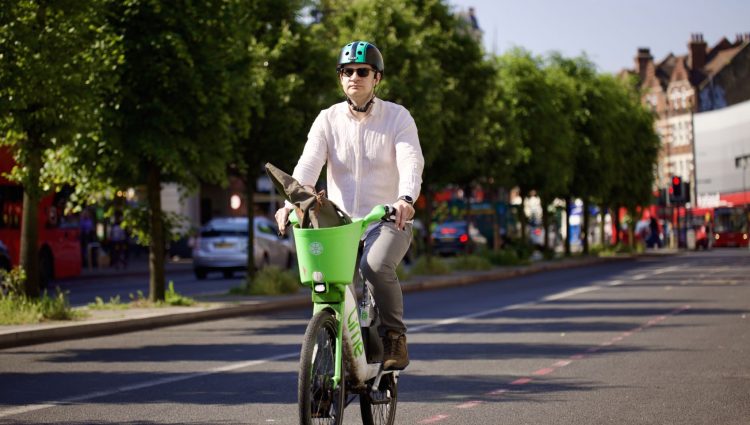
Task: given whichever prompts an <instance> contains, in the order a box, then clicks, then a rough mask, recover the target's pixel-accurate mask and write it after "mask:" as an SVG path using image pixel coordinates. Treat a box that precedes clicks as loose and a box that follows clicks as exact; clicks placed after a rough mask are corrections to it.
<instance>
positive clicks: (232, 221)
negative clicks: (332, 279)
mask: <svg viewBox="0 0 750 425" xmlns="http://www.w3.org/2000/svg"><path fill="white" fill-rule="evenodd" d="M247 222H248V219H247V217H221V218H214V219H212V220H211V221H209V222H208V223H206V225H205V226H203V227H202V228H201V229H200V234H199V236H198V238H197V240H196V241H195V244H194V246H193V270H194V271H195V277H197V278H198V279H205V278H206V275H207V274H208V273H209V272H212V271H220V272H222V273H223V274H224V277H225V278H230V277H232V275H233V273H234V272H236V271H246V270H247V255H248V252H247V251H248V250H247V239H248V232H247V230H248V227H247ZM254 225H255V228H254V233H255V241H254V254H255V266H256V267H257V268H259V269H260V268H263V267H265V266H268V265H276V266H279V267H282V268H291V267H293V265H294V264H295V250H294V243H293V242H292V241H291V240H289V238H288V237H286V236H284V237H279V236H278V231H277V228H276V224H275V223H274V222H273V221H271V220H269V219H268V218H265V217H255V219H254Z"/></svg>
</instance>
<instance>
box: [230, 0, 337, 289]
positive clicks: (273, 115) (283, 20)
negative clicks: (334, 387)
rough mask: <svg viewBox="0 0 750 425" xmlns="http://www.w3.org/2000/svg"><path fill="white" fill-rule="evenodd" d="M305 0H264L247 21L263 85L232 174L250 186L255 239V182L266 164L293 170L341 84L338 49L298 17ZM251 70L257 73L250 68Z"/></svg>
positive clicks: (253, 104) (250, 272) (251, 252)
mask: <svg viewBox="0 0 750 425" xmlns="http://www.w3.org/2000/svg"><path fill="white" fill-rule="evenodd" d="M301 6H302V1H301V0H283V1H276V0H263V1H257V2H253V3H252V5H251V6H249V7H250V11H249V12H250V16H252V17H253V19H252V20H248V21H246V22H245V24H244V27H245V36H246V41H245V42H246V43H247V44H248V45H250V46H253V47H252V48H253V49H255V50H256V51H257V56H258V62H259V63H261V64H262V65H263V66H262V75H261V78H262V84H259V85H258V89H257V90H256V93H255V96H257V98H258V100H257V101H256V102H251V103H249V104H250V105H251V107H250V108H249V114H248V117H247V125H248V128H249V131H248V133H247V135H246V136H244V137H241V138H238V139H237V142H238V143H237V144H236V147H235V148H234V152H235V159H236V161H235V162H234V166H233V167H232V170H231V172H232V173H234V174H235V175H237V176H238V177H240V178H241V180H242V181H243V182H244V185H245V188H246V195H245V200H246V204H247V206H248V208H247V214H248V218H249V220H248V226H249V229H248V230H249V240H253V237H254V235H253V230H254V228H253V225H252V223H253V216H254V209H253V207H254V204H255V202H254V193H255V182H256V180H257V179H258V177H259V176H260V174H261V173H262V165H263V164H264V163H266V162H271V163H273V164H274V165H276V166H278V167H280V168H282V169H287V170H289V172H290V173H291V168H292V167H293V166H294V164H295V163H296V160H297V158H298V157H299V154H300V152H301V151H302V146H303V145H304V142H305V140H306V135H307V132H308V130H309V128H310V124H311V123H312V121H313V120H314V119H315V116H316V115H317V114H318V112H319V111H320V109H321V108H322V107H323V106H324V105H325V103H324V102H323V101H324V100H330V93H331V92H332V91H333V90H332V89H333V85H334V83H335V81H336V80H335V72H334V69H335V58H334V56H333V54H334V49H333V48H331V46H324V44H322V43H320V42H318V41H317V40H316V39H315V38H314V36H313V35H312V33H311V31H310V28H309V27H307V26H305V25H304V24H303V23H302V22H300V21H299V20H298V18H297V16H298V14H299V11H300V9H301ZM245 72H247V73H251V74H252V73H257V72H258V71H256V70H254V69H246V70H245ZM254 258H255V254H254V248H253V244H249V245H248V264H247V273H248V278H249V279H251V278H252V277H253V276H254V274H255V262H254Z"/></svg>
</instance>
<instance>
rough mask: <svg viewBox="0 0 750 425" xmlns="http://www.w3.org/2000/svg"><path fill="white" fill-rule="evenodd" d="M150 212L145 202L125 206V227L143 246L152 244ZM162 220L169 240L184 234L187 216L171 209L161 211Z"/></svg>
mask: <svg viewBox="0 0 750 425" xmlns="http://www.w3.org/2000/svg"><path fill="white" fill-rule="evenodd" d="M112 214H113V212H112V211H110V212H109V215H110V216H111V215H112ZM150 214H151V211H150V208H149V207H148V206H147V205H146V204H143V203H138V204H130V205H126V206H125V207H123V220H122V227H123V229H126V230H128V231H129V232H131V234H132V235H133V236H134V237H135V239H136V240H137V241H138V243H139V244H140V245H143V246H149V245H151V221H150ZM161 222H162V225H163V226H164V234H165V235H166V239H167V240H171V241H176V240H178V239H180V237H181V236H184V235H182V233H181V232H182V231H183V230H184V229H186V227H187V219H186V218H185V216H183V215H181V214H178V213H175V212H171V211H161Z"/></svg>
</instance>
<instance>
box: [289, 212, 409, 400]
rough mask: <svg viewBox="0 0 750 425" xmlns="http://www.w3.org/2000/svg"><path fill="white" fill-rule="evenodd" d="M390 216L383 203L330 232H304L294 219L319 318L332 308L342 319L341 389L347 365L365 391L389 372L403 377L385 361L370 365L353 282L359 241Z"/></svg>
mask: <svg viewBox="0 0 750 425" xmlns="http://www.w3.org/2000/svg"><path fill="white" fill-rule="evenodd" d="M385 214H386V208H385V206H382V205H381V206H377V207H375V208H374V209H373V210H372V212H370V213H369V214H368V215H367V216H366V217H365V218H363V219H361V220H355V221H354V222H353V223H351V224H347V225H343V226H340V227H334V228H325V229H300V228H299V227H298V226H297V225H298V219H297V217H296V216H294V214H293V216H292V217H290V220H291V221H292V223H294V224H295V227H294V237H295V243H296V244H297V255H298V262H299V265H300V280H301V282H302V284H303V285H306V286H310V287H311V289H312V301H313V315H315V314H317V313H318V312H320V311H322V310H329V311H331V312H332V313H333V314H334V316H335V317H336V320H337V327H338V330H337V333H336V338H337V341H336V352H335V361H336V364H335V377H334V379H333V381H334V388H338V386H339V384H340V383H341V380H342V377H343V376H344V371H343V370H342V365H344V364H346V365H348V366H349V370H348V372H349V375H350V378H351V380H352V381H353V384H354V386H355V388H362V387H364V386H365V385H366V384H365V383H366V382H367V381H368V380H370V379H373V378H376V379H375V381H374V387H373V388H377V386H378V385H379V384H380V377H381V376H382V375H383V374H385V373H395V374H398V372H391V371H387V372H384V371H383V370H382V363H368V362H367V353H366V351H367V347H366V346H365V342H364V338H363V334H362V332H363V328H362V327H361V323H360V311H359V305H358V304H357V296H356V294H355V284H354V279H353V276H354V273H355V270H357V269H356V267H357V264H356V258H357V255H356V252H357V247H358V245H359V240H360V238H361V236H362V234H364V232H365V230H366V229H367V227H368V225H369V224H370V223H373V222H375V221H378V220H380V219H381V218H382V217H383V216H384V215H385ZM323 253H326V255H325V256H324V255H323ZM352 254H353V255H352ZM344 360H346V363H344Z"/></svg>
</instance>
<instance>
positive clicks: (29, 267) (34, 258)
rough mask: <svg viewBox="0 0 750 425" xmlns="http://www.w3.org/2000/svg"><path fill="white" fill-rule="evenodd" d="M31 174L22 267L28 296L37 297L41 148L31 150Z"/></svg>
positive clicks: (25, 198)
mask: <svg viewBox="0 0 750 425" xmlns="http://www.w3.org/2000/svg"><path fill="white" fill-rule="evenodd" d="M23 165H25V166H26V167H28V170H29V175H28V180H27V181H26V183H27V185H26V187H25V188H24V192H23V218H22V219H21V223H22V224H21V253H20V263H21V268H23V270H24V271H25V272H26V288H25V292H26V295H27V296H28V297H33V298H36V297H38V296H39V294H40V293H41V286H40V284H39V276H40V274H39V253H38V247H39V223H38V220H39V219H38V217H39V200H40V198H41V189H40V186H39V181H40V176H41V169H42V152H41V150H36V149H31V150H30V151H29V156H28V163H27V164H23Z"/></svg>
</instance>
